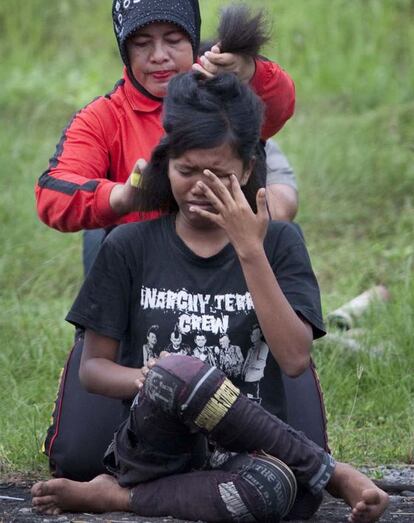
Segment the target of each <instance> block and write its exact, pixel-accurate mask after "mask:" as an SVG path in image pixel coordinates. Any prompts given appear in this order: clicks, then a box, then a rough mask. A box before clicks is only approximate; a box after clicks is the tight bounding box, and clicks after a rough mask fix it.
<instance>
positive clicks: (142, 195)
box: [137, 72, 265, 212]
mask: <svg viewBox="0 0 414 523" xmlns="http://www.w3.org/2000/svg"><path fill="white" fill-rule="evenodd" d="M262 119H263V106H262V102H261V100H260V99H259V98H258V97H257V96H256V94H255V93H254V92H253V91H252V90H251V88H250V87H248V86H247V85H243V84H242V83H241V82H240V81H239V80H238V79H237V77H236V76H235V75H234V74H230V73H225V74H220V75H217V76H215V77H214V78H211V79H206V78H205V76H203V75H202V74H200V73H196V72H190V73H183V74H179V75H177V76H175V77H174V78H172V79H171V80H170V82H169V85H168V93H167V96H166V97H165V100H164V119H163V124H164V129H165V131H166V135H165V136H164V137H163V138H162V139H161V141H160V143H159V144H158V146H157V147H156V148H155V149H154V151H153V153H152V156H151V160H150V162H149V164H148V166H147V167H146V169H145V170H144V173H143V176H142V179H141V184H140V190H139V191H137V208H138V210H140V211H151V210H161V211H165V212H175V211H177V210H178V206H177V203H176V201H175V199H174V196H173V194H172V191H171V185H170V181H169V178H168V165H169V160H170V159H171V158H178V157H180V156H181V155H182V154H183V153H185V152H186V151H189V150H191V149H212V148H214V147H218V146H220V145H222V144H229V145H230V146H231V147H232V148H233V150H234V152H235V154H237V156H238V157H239V158H240V159H241V160H242V162H243V166H244V167H245V168H247V167H248V166H249V165H250V162H251V161H252V160H253V159H255V160H256V161H255V162H254V167H253V171H252V174H251V176H250V178H249V180H248V182H247V183H246V185H244V186H243V187H242V190H243V192H244V194H245V196H246V198H247V200H248V202H249V204H250V205H251V207H252V208H253V209H254V210H256V193H257V190H258V189H259V187H260V186H261V185H262V184H261V183H260V182H259V180H263V179H264V172H265V164H264V155H263V154H262V149H263V147H262V145H261V144H260V131H261V126H262Z"/></svg>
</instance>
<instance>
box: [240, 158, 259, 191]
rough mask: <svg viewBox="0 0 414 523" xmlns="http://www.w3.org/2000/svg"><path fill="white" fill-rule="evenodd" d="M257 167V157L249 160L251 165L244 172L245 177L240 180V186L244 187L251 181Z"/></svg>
mask: <svg viewBox="0 0 414 523" xmlns="http://www.w3.org/2000/svg"><path fill="white" fill-rule="evenodd" d="M255 165H256V157H255V156H252V157H251V159H250V160H249V165H248V166H247V167H246V169H245V170H244V171H243V175H242V177H241V179H240V186H241V187H243V186H244V185H246V183H247V182H248V181H249V178H250V176H251V175H252V172H253V169H254V166H255Z"/></svg>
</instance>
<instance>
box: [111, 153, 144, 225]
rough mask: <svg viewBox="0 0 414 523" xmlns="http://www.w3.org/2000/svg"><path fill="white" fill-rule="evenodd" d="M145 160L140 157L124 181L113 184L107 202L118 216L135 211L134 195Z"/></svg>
mask: <svg viewBox="0 0 414 523" xmlns="http://www.w3.org/2000/svg"><path fill="white" fill-rule="evenodd" d="M146 165H147V162H146V161H145V160H143V159H142V158H140V159H139V160H138V161H137V163H136V164H135V167H134V169H133V171H132V173H131V174H130V176H129V178H128V180H127V181H126V182H125V183H123V184H122V183H118V184H117V185H115V186H114V188H113V189H112V191H111V194H110V196H109V204H110V206H111V208H112V210H113V211H115V212H116V213H117V214H119V216H123V215H124V214H128V213H130V212H133V211H135V206H134V202H135V196H136V192H137V190H138V189H139V184H140V181H141V173H142V171H143V170H144V169H145V167H146Z"/></svg>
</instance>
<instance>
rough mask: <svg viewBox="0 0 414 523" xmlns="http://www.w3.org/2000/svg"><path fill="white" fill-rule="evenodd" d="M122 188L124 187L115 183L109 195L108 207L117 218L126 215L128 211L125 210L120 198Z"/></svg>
mask: <svg viewBox="0 0 414 523" xmlns="http://www.w3.org/2000/svg"><path fill="white" fill-rule="evenodd" d="M123 187H124V186H123V185H122V184H121V183H117V184H116V185H114V187H113V188H112V191H111V193H110V195H109V205H110V207H111V209H112V210H113V211H114V212H115V213H116V214H118V216H123V215H124V214H127V213H128V209H126V205H125V202H124V201H123V198H122V196H123Z"/></svg>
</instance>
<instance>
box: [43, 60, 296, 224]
mask: <svg viewBox="0 0 414 523" xmlns="http://www.w3.org/2000/svg"><path fill="white" fill-rule="evenodd" d="M251 85H252V87H253V89H254V90H255V91H256V93H257V94H258V95H259V96H260V97H261V98H262V100H263V101H264V103H265V107H266V110H265V122H264V125H263V129H262V138H263V139H267V138H269V137H270V136H272V135H273V134H275V133H276V132H277V131H278V130H279V129H281V127H282V126H283V125H284V123H285V122H286V121H287V120H288V119H289V118H290V117H291V115H292V114H293V110H294V105H295V91H294V85H293V81H292V80H291V78H290V77H289V76H288V75H287V73H286V72H285V71H283V70H282V69H281V68H280V67H279V66H278V65H277V64H275V63H273V62H270V61H265V60H261V59H259V60H256V72H255V75H254V77H253V79H252V81H251ZM161 111H162V102H159V101H155V100H152V99H150V98H148V97H146V96H145V95H144V94H142V93H141V92H139V91H138V90H137V89H136V88H135V87H134V86H133V85H132V83H131V81H130V79H129V78H128V75H127V73H126V71H125V70H124V77H123V79H122V80H120V81H119V82H118V83H117V84H116V86H115V88H114V90H113V91H112V92H111V93H109V94H107V95H105V96H101V97H99V98H97V99H96V100H94V101H93V102H92V103H90V104H89V105H87V106H86V107H84V108H83V109H81V110H80V111H79V112H78V113H76V114H75V115H74V116H73V118H72V120H71V121H70V122H69V124H68V126H67V127H66V129H65V130H64V131H63V134H62V137H61V139H60V142H59V143H58V145H57V146H56V151H55V154H54V156H53V157H52V158H51V160H50V163H49V167H48V169H47V170H46V171H45V172H44V173H43V174H42V175H41V176H40V178H39V180H38V182H37V185H36V201H37V211H38V214H39V217H40V219H41V220H42V221H43V222H44V223H46V224H47V225H49V226H50V227H53V228H55V229H59V230H60V231H64V232H74V231H78V230H81V229H92V228H98V227H107V226H111V225H115V224H119V223H126V222H132V221H140V220H145V219H150V218H155V217H157V216H158V212H151V213H136V212H135V213H130V214H127V215H125V216H122V217H120V216H118V215H117V214H116V213H115V212H114V211H113V210H112V209H111V207H110V205H109V195H110V193H111V191H112V189H113V187H114V185H115V184H116V183H125V181H126V180H127V179H128V176H129V175H130V173H131V171H132V169H133V167H134V165H135V163H136V161H137V159H138V158H144V159H145V160H149V158H150V156H151V153H152V150H153V149H154V147H155V146H156V145H157V144H158V142H159V140H160V138H161V136H162V135H163V134H164V130H163V127H162V122H161Z"/></svg>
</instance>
